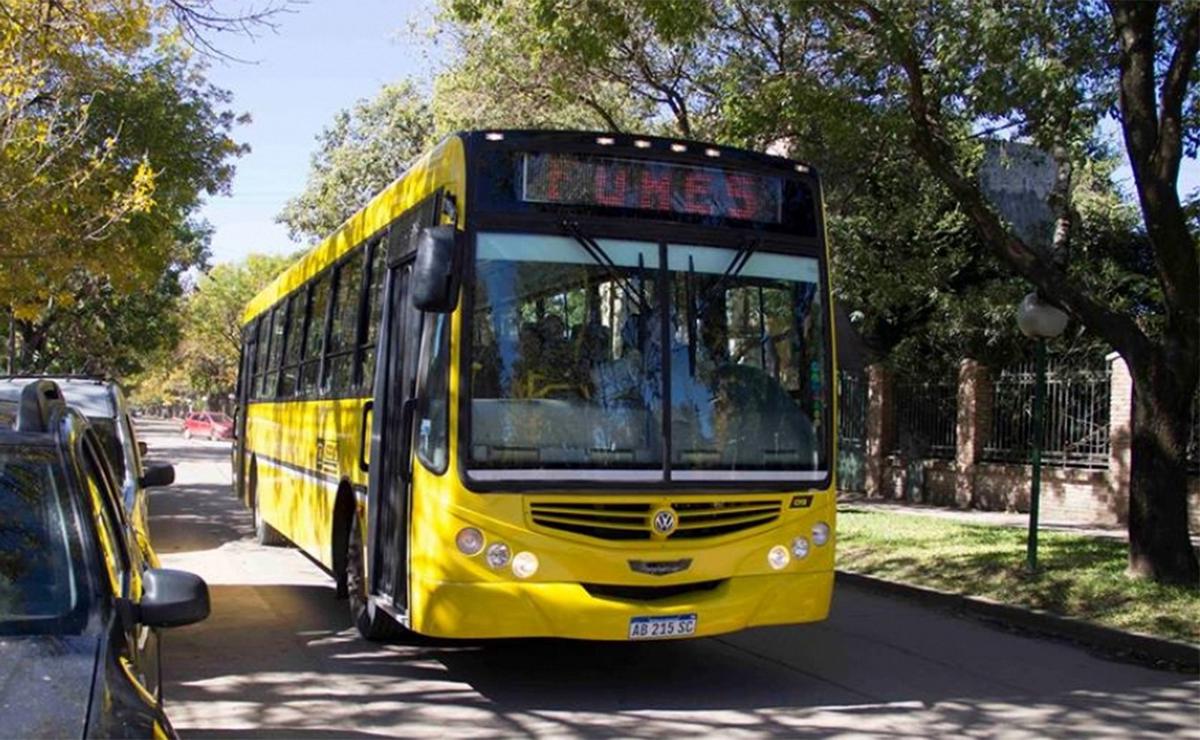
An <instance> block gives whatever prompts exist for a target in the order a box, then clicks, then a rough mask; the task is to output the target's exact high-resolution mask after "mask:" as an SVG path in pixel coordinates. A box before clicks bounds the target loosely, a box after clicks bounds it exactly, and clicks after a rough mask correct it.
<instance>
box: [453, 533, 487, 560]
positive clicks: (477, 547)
mask: <svg viewBox="0 0 1200 740" xmlns="http://www.w3.org/2000/svg"><path fill="white" fill-rule="evenodd" d="M454 544H456V545H458V551H459V552H461V553H462V554H463V555H467V556H470V557H474V556H475V555H478V554H479V553H481V552H483V532H480V531H479V530H478V529H475V528H474V527H463V528H462V529H460V530H458V534H457V535H455V536H454Z"/></svg>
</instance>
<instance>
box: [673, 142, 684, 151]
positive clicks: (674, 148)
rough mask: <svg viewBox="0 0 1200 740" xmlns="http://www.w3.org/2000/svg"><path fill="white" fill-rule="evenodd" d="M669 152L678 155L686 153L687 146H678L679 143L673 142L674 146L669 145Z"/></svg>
mask: <svg viewBox="0 0 1200 740" xmlns="http://www.w3.org/2000/svg"><path fill="white" fill-rule="evenodd" d="M671 151H673V152H680V153H682V152H686V151H687V144H680V143H679V142H675V143H674V144H672V145H671Z"/></svg>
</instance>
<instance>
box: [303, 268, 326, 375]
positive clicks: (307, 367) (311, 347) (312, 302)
mask: <svg viewBox="0 0 1200 740" xmlns="http://www.w3.org/2000/svg"><path fill="white" fill-rule="evenodd" d="M329 282H330V278H329V273H324V274H322V275H321V276H320V277H318V278H317V279H316V280H315V281H314V282H313V283H312V284H311V286H310V290H309V294H310V298H309V302H308V323H306V324H305V328H304V350H303V352H302V353H301V355H302V360H301V364H300V391H301V392H302V393H307V392H311V391H314V390H316V389H317V378H318V375H319V372H320V370H321V355H322V353H323V352H324V350H325V319H326V315H327V314H328V312H329Z"/></svg>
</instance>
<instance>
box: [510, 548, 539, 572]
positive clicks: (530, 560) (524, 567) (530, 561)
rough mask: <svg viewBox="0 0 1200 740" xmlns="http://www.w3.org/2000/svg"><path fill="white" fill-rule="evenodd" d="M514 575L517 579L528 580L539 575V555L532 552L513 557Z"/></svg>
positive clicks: (520, 553)
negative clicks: (534, 575) (535, 574)
mask: <svg viewBox="0 0 1200 740" xmlns="http://www.w3.org/2000/svg"><path fill="white" fill-rule="evenodd" d="M512 569H513V575H515V576H516V577H517V578H528V577H529V576H531V575H533V574H534V573H537V569H538V559H537V555H534V554H533V553H531V552H519V553H517V554H516V555H514V556H513V561H512Z"/></svg>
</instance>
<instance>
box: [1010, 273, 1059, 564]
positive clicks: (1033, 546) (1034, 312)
mask: <svg viewBox="0 0 1200 740" xmlns="http://www.w3.org/2000/svg"><path fill="white" fill-rule="evenodd" d="M1017 326H1018V327H1019V328H1020V329H1021V333H1022V334H1024V335H1025V336H1027V337H1029V338H1030V339H1034V340H1036V341H1037V344H1036V345H1035V346H1034V368H1033V372H1034V381H1033V440H1032V442H1033V444H1032V448H1033V449H1032V450H1031V453H1030V458H1031V460H1030V462H1031V463H1032V468H1033V470H1032V475H1030V483H1029V539H1028V540H1027V542H1026V548H1025V558H1026V562H1027V564H1028V566H1029V572H1030V573H1035V572H1037V545H1038V504H1039V502H1040V499H1041V493H1042V417H1043V412H1042V407H1043V406H1044V405H1045V403H1046V340H1047V339H1053V338H1054V337H1057V336H1058V335H1059V334H1062V332H1063V329H1066V328H1067V315H1066V314H1065V313H1063V312H1062V311H1061V310H1060V309H1058V308H1056V307H1055V306H1052V305H1050V304H1049V303H1047V302H1045V301H1044V300H1042V299H1041V297H1040V296H1038V294H1037V293H1036V292H1034V293H1030V294H1029V295H1027V296H1025V298H1024V299H1023V300H1022V301H1021V304H1020V305H1019V306H1018V307H1017Z"/></svg>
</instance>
